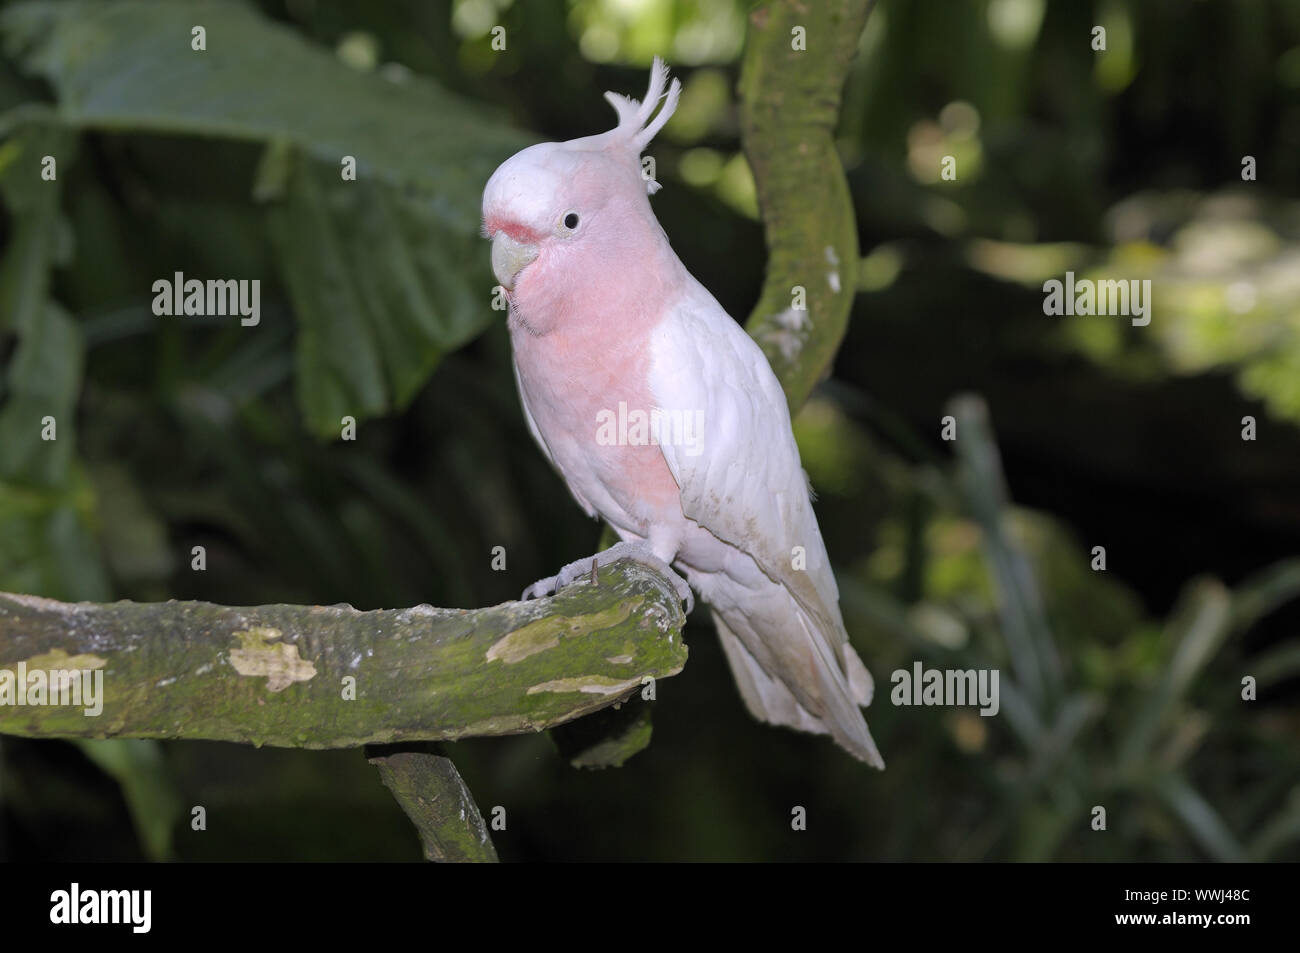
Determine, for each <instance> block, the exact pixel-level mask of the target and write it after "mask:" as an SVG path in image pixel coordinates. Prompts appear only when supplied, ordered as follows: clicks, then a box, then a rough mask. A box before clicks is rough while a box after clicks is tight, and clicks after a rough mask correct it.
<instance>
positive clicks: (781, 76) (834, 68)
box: [740, 0, 872, 411]
mask: <svg viewBox="0 0 1300 953" xmlns="http://www.w3.org/2000/svg"><path fill="white" fill-rule="evenodd" d="M871 6H872V0H825V2H821V0H819V2H817V3H808V2H802V3H801V2H797V0H777V2H773V3H769V4H766V5H764V6H762V7H760V8H758V9H757V10H755V11H754V12H753V13H752V14H751V15H750V18H749V33H748V36H747V38H746V42H745V58H744V62H743V64H742V66H741V74H740V100H741V103H740V119H741V141H742V144H743V145H744V148H745V157H746V158H747V159H748V160H749V165H750V168H751V169H753V172H754V184H755V186H756V188H757V191H758V204H759V208H760V210H761V211H762V215H763V226H764V230H765V233H766V236H767V247H768V263H767V278H766V280H765V281H764V284H763V292H762V296H761V297H760V298H759V302H758V304H757V305H756V306H755V308H754V311H753V313H752V314H751V315H750V316H749V320H748V322H747V323H746V325H745V326H746V328H747V329H748V330H749V333H750V334H752V335H753V336H754V339H755V340H757V341H758V343H759V344H760V345H761V346H762V348H763V351H764V353H766V354H767V358H768V360H769V361H770V362H771V364H772V368H773V370H775V371H776V376H777V377H778V378H779V379H780V381H781V386H782V387H783V388H784V389H785V394H786V399H787V400H788V401H789V404H790V409H791V410H792V411H793V410H796V409H798V408H799V407H800V406H801V405H802V404H803V402H804V400H805V399H806V398H807V397H808V394H809V393H810V392H811V391H812V389H813V387H814V386H815V385H816V384H817V382H818V380H820V379H821V377H822V375H823V374H824V373H826V371H827V369H828V368H829V367H830V363H831V361H832V360H833V359H834V357H835V352H836V350H838V348H839V346H840V341H841V340H842V339H843V337H844V331H845V328H846V327H847V325H848V319H849V310H850V308H851V306H852V304H853V296H854V292H855V289H856V285H857V264H858V233H857V223H856V221H855V219H854V215H853V202H852V199H851V197H850V195H849V186H848V182H847V180H846V179H845V177H844V169H843V167H842V166H841V165H840V160H839V155H838V154H837V153H836V151H835V142H834V140H833V138H832V133H833V132H834V130H835V124H836V122H837V121H838V119H839V109H840V92H841V89H842V87H843V85H844V77H845V75H846V74H847V73H848V69H849V63H850V62H851V61H852V59H853V54H854V52H855V51H856V50H857V45H858V37H860V36H861V35H862V28H863V26H864V25H865V23H866V20H867V14H868V12H869V11H870V9H871ZM800 31H802V32H800ZM798 289H802V294H801V293H800V292H799V290H798Z"/></svg>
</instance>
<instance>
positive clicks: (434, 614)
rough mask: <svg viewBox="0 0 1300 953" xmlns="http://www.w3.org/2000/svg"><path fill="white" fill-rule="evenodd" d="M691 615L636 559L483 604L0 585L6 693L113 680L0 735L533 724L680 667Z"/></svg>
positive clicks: (241, 733) (301, 740)
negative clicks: (88, 599)
mask: <svg viewBox="0 0 1300 953" xmlns="http://www.w3.org/2000/svg"><path fill="white" fill-rule="evenodd" d="M684 621H685V620H684V616H683V613H682V609H681V606H680V604H679V602H678V600H677V597H676V595H675V593H674V592H673V590H672V587H671V586H670V585H669V584H668V582H667V581H666V580H664V579H662V578H661V577H660V576H659V575H658V574H657V573H655V572H653V571H652V570H650V569H649V568H647V567H645V566H642V565H640V564H638V563H634V562H630V561H624V562H618V563H614V564H613V565H611V566H609V567H605V568H602V569H601V570H600V573H599V581H598V584H596V585H593V584H591V583H590V582H589V581H586V580H584V581H583V582H582V583H580V584H576V585H573V586H570V587H568V588H566V589H564V590H563V591H561V592H560V593H558V594H557V595H555V596H553V597H551V598H549V599H539V600H536V601H532V602H506V603H502V604H501V605H498V606H493V607H491V608H486V609H473V610H460V609H435V608H432V607H430V606H416V607H414V608H409V609H386V610H379V611H373V612H359V611H357V610H356V609H353V608H351V607H348V606H289V605H270V606H256V607H251V608H239V607H230V606H217V605H212V604H210V603H204V602H174V601H173V602H163V603H133V602H115V603H109V604H92V603H64V602H54V601H52V600H48V599H40V598H36V597H33V596H21V595H12V594H3V593H0V692H3V690H4V681H3V672H4V670H6V669H7V670H10V671H14V672H16V671H17V666H18V663H20V662H21V663H25V669H26V671H27V672H28V673H30V672H32V671H35V670H38V669H40V670H52V669H91V670H102V672H103V699H102V701H103V711H102V713H101V714H100V715H98V716H95V717H89V716H87V715H85V714H84V713H83V709H82V708H74V707H71V706H62V705H58V706H56V705H40V704H31V703H28V704H23V705H18V704H14V703H12V702H11V703H9V704H0V733H4V734H12V735H23V736H27V737H34V738H109V737H122V738H178V739H190V740H193V739H203V740H208V741H236V742H246V743H251V744H256V745H263V744H267V745H275V746H281V747H293V748H348V747H358V746H360V745H364V744H372V743H387V742H395V741H402V740H445V739H455V738H463V737H466V736H471V735H504V734H514V733H519V732H526V731H538V730H541V729H543V728H549V727H551V726H553V725H558V724H561V723H563V722H566V721H569V720H571V719H573V718H577V717H579V716H582V715H585V714H588V713H590V712H593V711H596V710H597V709H600V708H603V707H605V706H606V705H609V704H612V703H614V702H616V701H619V700H621V699H622V698H625V697H626V696H627V695H629V694H630V693H631V692H633V691H635V690H637V689H638V688H639V687H640V685H641V684H642V682H643V680H644V679H646V678H662V677H665V676H669V675H674V674H676V673H677V672H679V671H680V670H681V668H682V666H683V664H684V663H685V660H686V647H685V646H684V645H683V644H682V640H681V629H682V625H683V623H684ZM28 677H29V678H30V677H31V676H30V674H29V676H28ZM2 698H3V696H2V695H0V699H2Z"/></svg>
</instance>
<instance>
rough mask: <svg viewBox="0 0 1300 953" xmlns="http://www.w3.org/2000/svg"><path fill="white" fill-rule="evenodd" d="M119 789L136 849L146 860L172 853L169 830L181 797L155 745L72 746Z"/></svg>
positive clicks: (118, 741)
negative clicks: (79, 750)
mask: <svg viewBox="0 0 1300 953" xmlns="http://www.w3.org/2000/svg"><path fill="white" fill-rule="evenodd" d="M73 744H75V745H76V746H77V747H78V748H80V749H81V751H82V753H83V754H85V756H86V757H87V758H89V759H90V760H91V761H93V762H95V764H96V765H98V766H99V769H100V770H101V771H103V772H104V773H105V774H107V775H108V776H109V777H111V778H113V780H115V781H116V782H117V783H118V785H119V786H120V787H121V788H122V797H123V799H125V801H126V806H127V809H128V810H129V811H130V812H131V820H132V821H133V822H134V823H135V830H136V835H137V836H138V837H139V838H140V846H141V848H142V849H143V850H144V853H145V856H146V857H148V858H149V859H150V860H167V859H169V858H170V857H171V853H172V829H173V827H174V826H175V824H176V820H177V818H179V817H180V815H181V797H180V793H179V792H178V791H177V790H176V784H175V782H174V781H173V780H172V776H171V772H169V771H168V770H167V764H166V762H164V761H163V756H162V745H161V744H159V743H158V742H157V741H144V740H140V739H119V738H114V739H110V740H107V741H86V740H83V739H78V740H76V741H74V742H73Z"/></svg>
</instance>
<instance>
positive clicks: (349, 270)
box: [0, 2, 528, 435]
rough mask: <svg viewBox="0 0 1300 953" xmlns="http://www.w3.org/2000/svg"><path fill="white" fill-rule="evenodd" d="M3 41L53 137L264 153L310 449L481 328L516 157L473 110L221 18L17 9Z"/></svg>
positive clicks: (520, 140)
mask: <svg viewBox="0 0 1300 953" xmlns="http://www.w3.org/2000/svg"><path fill="white" fill-rule="evenodd" d="M195 26H202V27H203V28H204V30H205V31H206V37H205V39H206V49H204V50H201V51H199V50H194V49H192V47H191V30H192V29H193V28H194V27H195ZM0 34H3V38H4V40H5V42H6V46H7V48H8V50H9V52H10V53H11V55H13V56H14V57H15V58H16V59H17V61H18V64H19V66H20V68H22V69H24V70H26V71H28V72H33V73H36V74H37V75H39V76H41V77H43V78H44V79H46V80H47V81H48V82H49V83H50V84H51V86H52V87H53V89H54V91H55V96H56V99H57V103H56V107H55V109H54V115H55V116H57V118H58V119H59V120H60V121H61V122H63V123H65V124H68V125H72V126H76V127H78V128H92V129H97V130H104V131H112V132H148V133H168V134H192V135H201V136H217V137H225V138H231V139H238V140H245V141H252V142H263V143H265V144H266V145H267V146H268V148H267V151H266V154H265V156H264V159H263V162H262V164H261V168H260V169H259V171H258V175H257V181H256V182H255V183H250V191H251V193H252V194H253V195H254V197H255V198H257V199H258V200H263V201H265V200H271V201H272V202H273V203H274V204H273V206H272V210H271V229H272V235H273V239H274V242H275V248H276V254H277V259H278V262H279V266H280V271H281V274H282V275H283V277H284V280H285V283H286V285H287V287H288V290H289V293H290V296H291V298H292V300H293V303H294V308H295V311H296V313H297V319H298V322H299V330H300V335H299V340H298V362H297V366H298V381H297V392H298V399H299V403H300V405H301V407H302V410H303V412H304V414H305V415H306V417H307V419H308V421H309V423H310V425H311V427H312V429H313V430H315V431H316V432H317V433H320V434H322V435H336V434H337V433H338V431H339V418H341V417H343V416H345V415H350V416H353V417H356V418H357V419H358V420H359V419H362V418H365V417H371V416H376V415H378V414H382V413H384V412H386V411H388V410H390V409H393V408H400V407H401V406H403V405H404V404H405V403H406V402H407V401H409V400H410V399H411V397H412V396H413V395H414V394H415V393H416V392H417V391H418V389H419V388H420V387H421V386H422V385H423V383H424V382H425V381H426V380H427V379H428V376H429V374H430V373H431V372H432V370H433V368H434V367H435V366H436V365H437V362H438V360H439V358H440V357H441V355H442V354H443V353H445V352H446V351H447V350H450V349H452V348H456V347H459V346H461V345H463V344H464V343H465V342H466V341H468V340H469V339H470V338H472V337H473V336H474V335H475V334H477V333H478V332H479V331H480V330H482V328H483V327H484V326H485V324H486V323H488V322H489V321H491V319H492V317H493V312H492V311H491V309H490V308H489V306H488V303H489V293H490V289H491V287H492V284H493V282H492V280H491V277H490V273H489V272H488V269H487V261H488V254H487V250H486V247H485V245H484V243H483V242H482V239H481V238H480V236H479V234H478V228H479V196H480V195H481V194H482V190H483V186H484V184H485V183H486V181H487V179H488V177H489V176H490V175H491V173H492V171H493V170H494V169H495V168H496V166H497V165H498V164H499V163H500V162H501V161H503V160H504V159H505V158H507V157H508V156H510V155H511V154H512V153H514V152H516V151H518V150H519V149H520V148H523V147H524V146H525V145H527V143H528V140H527V139H526V138H525V137H524V136H523V135H522V134H521V133H519V132H517V131H516V130H514V129H512V128H510V127H509V126H507V125H505V124H504V123H503V122H501V121H499V120H498V119H496V118H495V117H494V116H492V115H491V114H490V112H489V110H488V109H487V108H486V107H483V106H478V105H475V104H472V103H467V102H465V101H463V100H460V99H458V98H457V97H454V96H452V95H450V94H448V93H446V92H445V91H443V90H441V89H439V88H438V87H437V86H436V85H435V84H434V83H432V82H430V81H429V80H427V79H423V78H420V77H417V76H413V75H401V76H400V77H399V78H391V76H392V74H391V73H390V74H386V75H380V74H378V73H364V72H359V71H357V70H356V69H353V68H351V67H349V66H347V65H345V64H344V63H343V62H342V61H340V60H339V59H338V57H336V56H334V55H333V54H332V53H330V52H329V51H327V50H324V49H321V48H318V47H315V46H312V45H311V44H310V43H307V42H305V41H304V40H302V39H301V38H300V37H299V36H298V35H296V34H295V33H293V32H292V31H290V30H288V29H285V28H283V27H281V26H279V25H277V24H274V23H272V22H270V21H269V20H267V19H265V18H264V17H262V16H261V15H260V14H258V13H257V12H256V11H254V10H251V9H249V8H246V7H243V6H239V5H235V4H228V3H194V4H188V3H187V4H172V3H149V2H123V3H113V4H99V3H50V2H36V3H25V4H19V5H17V6H14V7H11V8H9V9H7V10H5V11H4V12H3V13H2V14H0ZM346 157H353V158H355V161H356V180H355V181H345V180H344V179H343V178H342V174H341V173H342V171H343V168H344V166H343V162H344V160H345V158H346Z"/></svg>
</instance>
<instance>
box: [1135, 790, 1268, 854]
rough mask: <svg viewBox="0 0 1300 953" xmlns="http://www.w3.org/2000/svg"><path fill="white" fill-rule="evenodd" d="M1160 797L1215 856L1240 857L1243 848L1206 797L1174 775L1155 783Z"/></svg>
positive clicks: (1197, 840) (1193, 835) (1197, 839)
mask: <svg viewBox="0 0 1300 953" xmlns="http://www.w3.org/2000/svg"><path fill="white" fill-rule="evenodd" d="M1156 789H1157V791H1158V792H1159V794H1160V797H1161V798H1162V799H1163V800H1164V802H1165V803H1166V804H1168V805H1169V807H1170V808H1171V809H1172V810H1173V812H1174V813H1175V814H1177V815H1178V817H1179V818H1180V819H1181V820H1182V822H1183V823H1184V824H1186V825H1187V829H1188V830H1189V831H1190V832H1191V834H1192V837H1194V838H1195V839H1196V842H1197V843H1198V844H1200V845H1201V847H1202V848H1203V849H1204V850H1205V851H1206V852H1207V853H1209V854H1210V855H1211V856H1212V857H1213V858H1214V859H1215V860H1220V861H1243V860H1246V851H1245V849H1244V848H1243V847H1242V846H1241V844H1240V843H1239V842H1238V841H1237V838H1236V837H1235V836H1234V835H1233V833H1232V831H1230V830H1228V826H1227V825H1226V824H1224V823H1223V818H1221V817H1220V816H1219V812H1218V811H1216V810H1215V809H1214V807H1213V806H1212V805H1211V804H1210V802H1209V801H1207V800H1205V798H1203V797H1201V795H1200V794H1199V793H1197V791H1196V789H1195V788H1193V787H1192V786H1191V785H1190V784H1188V783H1187V782H1186V781H1185V780H1184V779H1183V778H1181V777H1178V776H1177V775H1169V776H1167V777H1165V778H1164V779H1163V780H1162V781H1161V782H1160V784H1158V785H1157V788H1156Z"/></svg>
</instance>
